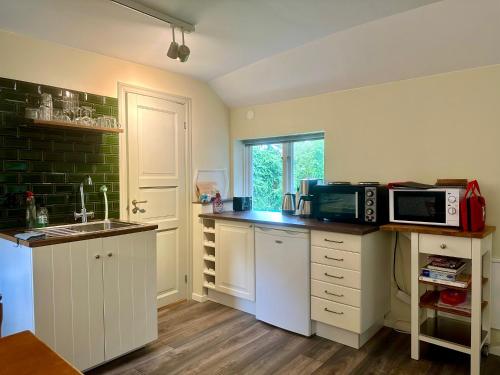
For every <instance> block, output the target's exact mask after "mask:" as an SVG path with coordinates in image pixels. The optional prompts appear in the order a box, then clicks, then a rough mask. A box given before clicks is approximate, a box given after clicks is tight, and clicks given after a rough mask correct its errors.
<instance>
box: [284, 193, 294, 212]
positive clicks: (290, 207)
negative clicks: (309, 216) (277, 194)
mask: <svg viewBox="0 0 500 375" xmlns="http://www.w3.org/2000/svg"><path fill="white" fill-rule="evenodd" d="M281 213H282V214H284V215H293V214H294V213H295V195H293V194H292V193H286V194H285V195H284V196H283V204H282V205H281Z"/></svg>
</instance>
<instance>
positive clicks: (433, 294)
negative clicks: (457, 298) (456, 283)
mask: <svg viewBox="0 0 500 375" xmlns="http://www.w3.org/2000/svg"><path fill="white" fill-rule="evenodd" d="M438 302H439V292H438V291H430V290H428V291H427V292H425V293H424V295H422V297H420V303H419V306H420V307H422V308H426V309H432V310H436V311H441V312H445V313H448V314H454V315H460V316H465V317H468V318H470V317H471V313H470V311H463V310H457V309H454V308H453V307H444V306H438ZM487 304H488V301H483V302H482V303H481V308H482V309H484V308H485V307H486V305H487Z"/></svg>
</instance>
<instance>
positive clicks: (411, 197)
mask: <svg viewBox="0 0 500 375" xmlns="http://www.w3.org/2000/svg"><path fill="white" fill-rule="evenodd" d="M464 193H465V190H464V189H462V188H448V187H443V188H431V189H407V188H394V189H390V190H389V221H391V222H394V223H405V224H425V225H442V226H449V227H459V226H460V200H461V199H462V197H463V195H464Z"/></svg>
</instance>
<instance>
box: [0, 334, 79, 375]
mask: <svg viewBox="0 0 500 375" xmlns="http://www.w3.org/2000/svg"><path fill="white" fill-rule="evenodd" d="M0 374H2V375H39V374H40V375H46V374H58V375H74V374H81V372H80V371H78V370H77V369H75V368H74V367H73V366H71V365H70V364H69V363H68V362H66V361H65V360H64V359H63V358H61V357H60V356H59V355H58V354H57V353H55V352H54V351H52V349H50V348H49V347H48V346H47V345H45V344H44V343H43V342H42V341H40V340H39V339H38V338H37V337H36V336H35V335H33V334H32V333H31V332H30V331H24V332H20V333H16V334H14V335H11V336H7V337H4V338H1V339H0Z"/></svg>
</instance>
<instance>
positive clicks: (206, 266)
mask: <svg viewBox="0 0 500 375" xmlns="http://www.w3.org/2000/svg"><path fill="white" fill-rule="evenodd" d="M202 224H203V225H202V226H203V287H204V288H207V289H215V278H216V277H217V276H216V275H217V274H216V266H215V264H216V259H217V258H216V251H215V250H216V239H215V220H212V219H203V222H202Z"/></svg>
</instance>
